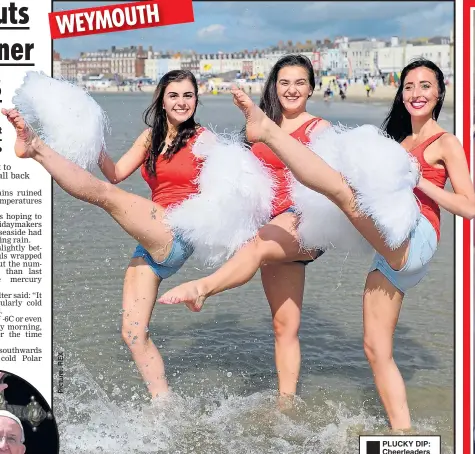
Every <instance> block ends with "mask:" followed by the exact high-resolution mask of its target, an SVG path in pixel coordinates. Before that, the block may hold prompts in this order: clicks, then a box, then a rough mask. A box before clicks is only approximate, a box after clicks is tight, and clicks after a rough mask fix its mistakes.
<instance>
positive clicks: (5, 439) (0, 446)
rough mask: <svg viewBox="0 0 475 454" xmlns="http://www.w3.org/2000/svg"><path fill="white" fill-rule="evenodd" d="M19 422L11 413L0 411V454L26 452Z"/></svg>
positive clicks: (21, 453)
mask: <svg viewBox="0 0 475 454" xmlns="http://www.w3.org/2000/svg"><path fill="white" fill-rule="evenodd" d="M24 442H25V435H24V431H23V425H22V423H21V421H20V420H19V419H18V418H17V417H16V416H15V415H14V414H12V413H10V412H9V411H6V410H0V453H5V454H23V453H24V452H25V451H26V448H25V445H24Z"/></svg>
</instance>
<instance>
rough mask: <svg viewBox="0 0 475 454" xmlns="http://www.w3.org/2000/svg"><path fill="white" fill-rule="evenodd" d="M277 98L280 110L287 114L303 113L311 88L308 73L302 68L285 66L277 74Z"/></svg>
mask: <svg viewBox="0 0 475 454" xmlns="http://www.w3.org/2000/svg"><path fill="white" fill-rule="evenodd" d="M276 88H277V96H278V98H279V101H280V104H281V106H282V110H283V111H284V112H287V113H299V112H303V111H305V106H306V104H307V99H308V97H309V96H310V95H311V94H312V87H311V85H310V82H309V80H308V73H307V70H306V69H305V68H303V67H302V66H285V67H283V68H282V69H281V70H280V71H279V72H278V74H277V84H276Z"/></svg>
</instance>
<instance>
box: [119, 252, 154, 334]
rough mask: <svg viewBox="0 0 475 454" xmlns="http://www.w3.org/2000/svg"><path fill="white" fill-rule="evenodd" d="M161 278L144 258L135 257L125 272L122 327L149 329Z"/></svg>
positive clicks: (134, 330)
mask: <svg viewBox="0 0 475 454" xmlns="http://www.w3.org/2000/svg"><path fill="white" fill-rule="evenodd" d="M159 285H160V278H159V277H158V276H157V275H156V274H155V273H154V272H153V271H152V269H151V268H150V267H149V265H147V263H146V262H145V261H144V260H143V259H142V258H133V259H132V260H131V261H130V264H129V267H128V268H127V271H126V273H125V279H124V289H123V301H122V309H123V314H122V327H123V330H126V331H130V332H131V333H132V332H137V331H140V332H141V331H142V330H143V329H144V328H147V329H148V325H149V323H150V318H151V316H152V311H153V308H154V306H155V301H156V299H157V293H158V287H159Z"/></svg>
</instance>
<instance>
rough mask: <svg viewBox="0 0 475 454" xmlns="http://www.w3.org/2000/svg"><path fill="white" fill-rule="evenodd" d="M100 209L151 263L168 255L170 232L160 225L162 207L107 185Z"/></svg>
mask: <svg viewBox="0 0 475 454" xmlns="http://www.w3.org/2000/svg"><path fill="white" fill-rule="evenodd" d="M104 209H105V210H106V211H107V212H108V213H109V214H110V215H111V216H112V217H113V218H114V220H115V221H116V222H117V223H118V224H119V225H120V226H121V227H122V228H123V229H124V230H125V231H126V232H127V233H128V234H129V235H130V236H132V237H133V238H134V239H135V240H137V242H139V243H140V244H141V245H142V246H143V247H144V248H145V249H146V250H147V251H148V252H149V253H150V255H151V256H152V257H153V259H154V260H156V261H162V260H164V259H165V258H166V257H167V256H168V254H169V252H170V249H171V246H172V240H173V233H172V232H171V230H170V228H169V227H168V226H167V225H166V224H165V223H164V215H165V210H164V208H163V207H161V206H160V205H157V204H156V203H153V202H152V201H151V200H148V199H146V198H144V197H140V196H138V195H135V194H131V193H129V192H127V191H124V190H122V189H120V188H118V187H117V186H114V185H110V187H109V189H108V191H107V196H106V202H105V203H104Z"/></svg>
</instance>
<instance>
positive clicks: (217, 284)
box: [159, 55, 329, 396]
mask: <svg viewBox="0 0 475 454" xmlns="http://www.w3.org/2000/svg"><path fill="white" fill-rule="evenodd" d="M314 88H315V77H314V73H313V67H312V63H311V62H310V60H309V59H308V58H307V57H304V56H302V55H287V56H285V57H283V58H281V59H280V60H279V61H278V62H277V63H276V64H275V66H274V67H273V68H272V70H271V71H270V73H269V77H268V79H267V82H266V85H265V87H264V91H263V94H262V97H261V102H260V105H261V108H262V109H263V110H264V111H265V112H266V113H267V115H269V116H270V118H272V119H273V121H275V122H276V123H277V124H278V125H279V126H280V128H281V129H282V131H285V133H286V134H289V135H290V136H292V137H293V138H295V139H297V140H299V141H300V142H302V143H308V142H309V134H310V132H311V131H314V130H317V129H320V128H324V127H326V126H328V124H329V123H328V122H326V121H324V120H321V119H320V118H316V117H313V116H312V115H310V114H309V113H308V112H307V111H306V104H307V100H308V98H309V97H310V96H311V95H312V92H313V90H314ZM252 152H253V153H254V155H255V156H257V157H258V158H259V159H260V160H261V161H262V162H264V163H265V164H266V166H267V167H268V168H269V169H270V170H271V172H272V174H273V176H274V179H275V183H276V186H275V197H274V200H273V212H272V216H273V219H272V220H271V221H270V223H269V224H267V225H266V226H264V227H262V228H261V229H260V230H259V233H258V235H257V237H256V240H255V241H253V242H251V243H249V244H247V245H246V246H244V247H243V248H242V249H240V250H239V251H238V252H237V253H236V254H235V255H234V256H233V257H232V258H231V259H230V260H229V261H228V262H227V263H226V264H225V265H224V266H223V267H222V268H220V269H219V270H218V271H217V272H216V273H214V274H212V275H210V276H208V277H206V278H204V279H200V280H198V281H194V282H190V283H186V284H183V285H181V286H179V287H177V288H175V289H172V290H170V291H169V292H167V293H165V294H164V295H163V296H162V297H161V298H159V302H161V303H165V304H166V303H172V302H173V303H179V302H187V303H188V304H189V307H190V305H194V308H195V310H196V311H199V310H200V309H201V307H202V304H203V301H204V299H205V298H206V297H207V296H210V295H213V294H215V293H217V292H220V291H224V290H226V289H229V288H233V287H236V286H238V285H243V284H244V283H246V282H248V281H249V280H250V279H251V278H252V277H253V276H254V274H255V273H256V272H257V270H258V269H259V268H260V270H261V279H262V284H263V287H264V291H265V294H266V297H267V300H268V302H269V306H270V310H271V313H272V322H273V327H274V335H275V362H276V368H277V373H278V382H279V392H280V394H281V395H282V396H291V395H294V394H295V392H296V388H297V382H298V379H299V372H300V345H299V339H298V330H299V327H300V318H301V309H302V301H303V292H304V283H305V266H304V265H306V264H307V263H309V262H310V261H313V260H314V259H315V258H316V257H317V256H319V255H320V254H321V252H320V251H305V250H302V249H301V248H300V246H299V242H298V239H297V234H296V228H295V227H296V224H297V222H298V218H297V215H296V214H295V213H294V212H293V210H292V200H291V197H290V187H289V180H288V177H289V172H288V169H287V167H286V166H285V164H284V163H283V162H282V161H281V160H280V159H279V158H278V157H277V156H276V155H275V154H274V153H273V152H272V150H271V149H270V148H269V147H268V146H266V145H265V144H263V143H255V144H253V145H252ZM263 254H265V255H266V257H267V260H265V261H264V260H261V257H262V256H263ZM243 261H245V262H246V266H242V263H243Z"/></svg>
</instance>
